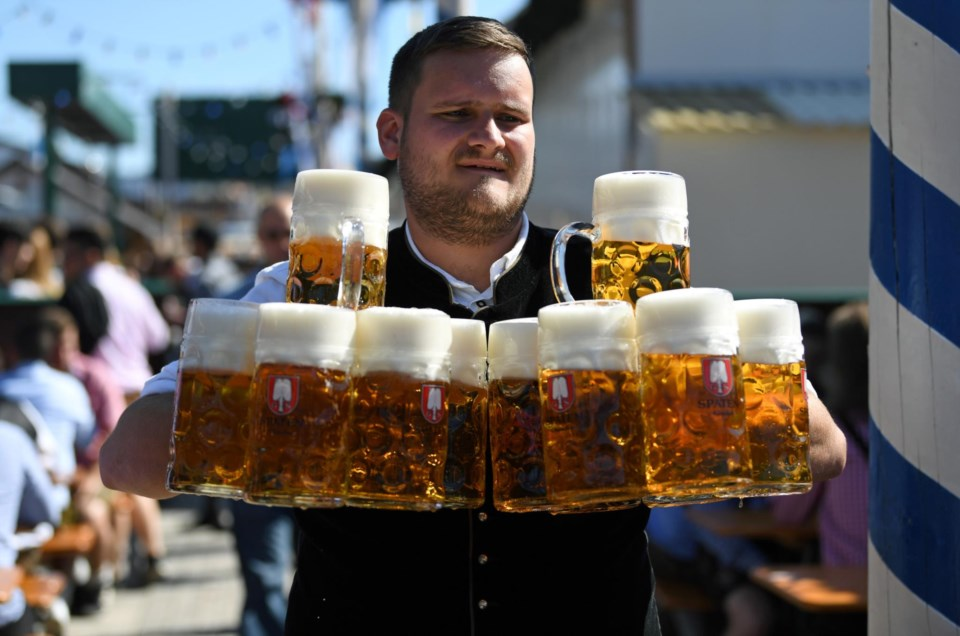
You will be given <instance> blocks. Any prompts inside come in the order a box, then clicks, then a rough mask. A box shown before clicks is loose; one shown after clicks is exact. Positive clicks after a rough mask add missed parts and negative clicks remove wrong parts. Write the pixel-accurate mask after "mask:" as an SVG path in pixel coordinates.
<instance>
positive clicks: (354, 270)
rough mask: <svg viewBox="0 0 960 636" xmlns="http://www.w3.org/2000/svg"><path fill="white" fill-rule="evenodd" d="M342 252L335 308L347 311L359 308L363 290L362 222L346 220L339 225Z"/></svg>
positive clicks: (353, 219) (351, 219) (352, 219)
mask: <svg viewBox="0 0 960 636" xmlns="http://www.w3.org/2000/svg"><path fill="white" fill-rule="evenodd" d="M340 236H341V237H342V245H343V251H342V252H341V254H340V287H339V289H338V290H337V306H338V307H346V308H347V309H354V310H356V309H358V308H359V307H360V292H361V290H362V289H363V260H364V258H363V248H364V235H363V222H362V221H360V219H356V218H347V219H344V220H343V221H342V222H341V223H340Z"/></svg>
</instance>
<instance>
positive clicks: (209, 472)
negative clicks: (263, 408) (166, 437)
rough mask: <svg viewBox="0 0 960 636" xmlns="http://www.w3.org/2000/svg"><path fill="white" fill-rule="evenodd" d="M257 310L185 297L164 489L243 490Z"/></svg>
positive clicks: (236, 493)
mask: <svg viewBox="0 0 960 636" xmlns="http://www.w3.org/2000/svg"><path fill="white" fill-rule="evenodd" d="M259 315H260V314H259V307H258V305H256V304H255V303H249V302H244V301H239V300H225V299H218V298H196V299H194V300H191V301H190V305H189V306H188V307H187V316H186V320H185V322H184V332H183V339H182V341H181V343H180V357H179V360H178V365H179V366H178V368H177V388H176V395H175V398H174V400H175V404H176V407H175V411H174V417H173V428H172V431H171V436H170V462H169V464H168V466H167V482H166V486H167V489H168V490H171V491H173V492H187V493H194V494H201V495H213V496H217V497H237V498H238V497H240V496H241V495H242V494H243V489H244V485H245V482H246V473H245V471H244V456H245V455H246V451H247V441H248V436H249V428H248V419H247V417H248V410H249V406H250V390H251V383H252V380H253V371H254V355H253V351H254V340H255V338H256V333H257V323H258V320H259Z"/></svg>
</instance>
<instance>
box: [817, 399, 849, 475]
mask: <svg viewBox="0 0 960 636" xmlns="http://www.w3.org/2000/svg"><path fill="white" fill-rule="evenodd" d="M808 405H809V413H810V470H811V471H812V472H813V480H814V481H826V480H827V479H833V478H834V477H836V476H837V475H839V474H840V473H842V472H843V467H844V466H845V465H846V463H847V438H846V437H844V435H843V431H841V430H840V427H839V426H837V424H836V422H834V421H833V416H831V415H830V412H829V411H828V410H827V407H826V406H824V404H823V402H821V401H820V398H818V397H816V396H813V395H811V396H809V400H808Z"/></svg>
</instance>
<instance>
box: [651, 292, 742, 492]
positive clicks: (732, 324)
mask: <svg viewBox="0 0 960 636" xmlns="http://www.w3.org/2000/svg"><path fill="white" fill-rule="evenodd" d="M733 303H734V301H733V295H732V294H731V293H730V292H729V291H727V290H725V289H716V288H699V287H697V288H689V289H676V290H671V291H664V292H661V293H659V294H650V295H649V296H645V297H643V298H641V299H640V300H638V301H637V306H636V308H635V313H636V319H637V334H638V345H639V350H640V376H641V399H642V401H643V406H642V418H643V434H644V463H645V467H646V477H647V494H646V495H645V496H644V498H643V501H644V503H645V504H647V505H650V506H655V505H661V506H664V505H678V504H683V503H698V502H705V501H712V500H714V499H723V498H726V497H731V496H737V494H738V493H739V492H740V490H739V489H740V488H742V487H744V486H746V485H747V484H749V482H750V445H749V439H748V436H747V430H746V425H745V421H744V420H745V407H744V397H743V376H742V371H741V366H740V359H739V356H738V347H739V331H738V325H737V317H736V314H735V313H734V309H733Z"/></svg>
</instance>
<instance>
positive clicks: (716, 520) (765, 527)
mask: <svg viewBox="0 0 960 636" xmlns="http://www.w3.org/2000/svg"><path fill="white" fill-rule="evenodd" d="M686 515H687V518H688V519H690V520H691V521H692V522H694V523H696V524H697V525H699V526H700V527H702V528H706V529H707V530H709V531H710V532H713V533H714V534H716V535H718V536H721V537H743V538H745V539H755V540H756V539H765V540H773V541H777V542H778V543H780V544H782V545H785V546H787V547H802V546H803V545H804V544H806V543H809V542H810V541H813V540H814V539H816V538H817V524H816V523H815V522H811V523H804V524H801V525H785V524H782V523H778V522H777V520H776V519H775V518H774V516H773V513H771V512H770V511H769V510H758V509H753V508H717V507H712V506H711V507H709V508H704V507H701V506H689V507H688V508H687V509H686Z"/></svg>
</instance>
